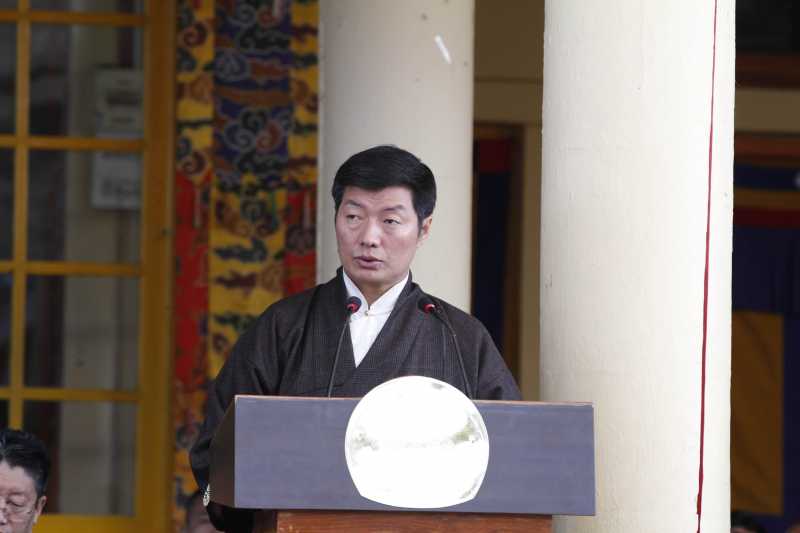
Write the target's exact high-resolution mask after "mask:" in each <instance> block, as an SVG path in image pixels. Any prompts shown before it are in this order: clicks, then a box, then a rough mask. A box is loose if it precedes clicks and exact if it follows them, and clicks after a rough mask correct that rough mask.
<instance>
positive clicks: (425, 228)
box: [417, 215, 433, 246]
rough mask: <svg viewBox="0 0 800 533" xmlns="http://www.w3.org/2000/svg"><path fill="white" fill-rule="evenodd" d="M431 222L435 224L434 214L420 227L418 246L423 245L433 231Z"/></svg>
mask: <svg viewBox="0 0 800 533" xmlns="http://www.w3.org/2000/svg"><path fill="white" fill-rule="evenodd" d="M431 224H433V215H431V216H429V217H428V218H426V219H425V220H423V221H422V226H420V228H419V235H417V246H419V245H421V244H422V243H423V242H424V241H425V239H427V238H428V235H429V234H430V232H431Z"/></svg>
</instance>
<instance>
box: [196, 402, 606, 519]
mask: <svg viewBox="0 0 800 533" xmlns="http://www.w3.org/2000/svg"><path fill="white" fill-rule="evenodd" d="M357 403H358V400H357V399H349V398H332V399H326V398H299V397H269V396H236V398H235V399H234V401H233V402H232V403H231V406H230V407H229V408H228V411H227V412H226V414H225V417H224V419H223V421H222V423H221V424H220V426H219V428H218V429H217V433H216V434H215V436H214V439H213V441H212V443H211V499H212V500H213V501H215V502H218V503H221V504H224V505H227V506H230V507H239V508H248V509H274V510H277V511H276V512H269V511H262V512H260V513H258V515H257V517H256V531H258V532H266V531H278V532H286V533H288V532H290V531H291V532H292V533H304V532H334V531H335V532H342V531H347V532H361V531H364V532H367V531H369V532H374V531H380V532H381V533H388V532H397V533H399V532H412V531H413V532H419V531H437V532H438V531H441V532H445V531H447V532H467V531H469V532H472V531H498V532H499V531H502V532H516V531H520V532H521V531H525V532H549V531H551V524H552V518H551V517H552V515H593V514H594V512H595V498H594V486H595V483H594V432H593V431H594V429H593V428H594V423H593V417H594V411H593V408H592V405H591V404H579V403H560V404H556V403H539V402H497V401H480V400H479V401H476V402H475V404H476V406H477V407H478V410H479V411H480V413H481V416H482V417H483V420H484V422H485V424H486V429H487V431H488V433H489V442H490V456H489V464H488V467H487V471H486V476H485V477H484V480H483V484H482V485H481V488H480V490H479V491H478V494H477V496H476V497H475V498H474V499H473V500H471V501H468V502H465V503H462V504H459V505H455V506H452V507H447V508H444V509H432V510H411V509H402V508H397V507H390V506H387V505H382V504H379V503H376V502H373V501H371V500H367V499H366V498H363V497H362V496H361V495H360V494H359V493H358V491H357V490H356V487H355V485H354V484H353V481H352V479H351V478H350V474H349V472H348V470H347V463H346V460H345V454H344V439H345V431H346V429H347V422H348V420H349V418H350V414H351V413H352V412H353V409H354V408H355V406H356V404H357Z"/></svg>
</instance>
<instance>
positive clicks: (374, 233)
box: [361, 219, 381, 248]
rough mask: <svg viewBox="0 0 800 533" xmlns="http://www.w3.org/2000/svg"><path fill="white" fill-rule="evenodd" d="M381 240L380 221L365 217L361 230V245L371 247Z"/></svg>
mask: <svg viewBox="0 0 800 533" xmlns="http://www.w3.org/2000/svg"><path fill="white" fill-rule="evenodd" d="M380 242H381V227H380V223H379V222H378V221H375V220H371V219H367V223H366V224H364V226H363V229H362V231H361V245H362V246H368V247H370V248H373V247H375V246H378V244H380Z"/></svg>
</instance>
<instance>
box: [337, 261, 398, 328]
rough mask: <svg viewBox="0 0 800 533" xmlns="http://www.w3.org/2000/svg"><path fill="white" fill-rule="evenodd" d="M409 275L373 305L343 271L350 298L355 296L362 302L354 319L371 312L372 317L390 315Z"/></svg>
mask: <svg viewBox="0 0 800 533" xmlns="http://www.w3.org/2000/svg"><path fill="white" fill-rule="evenodd" d="M408 276H409V274H408V273H406V276H405V277H404V278H403V279H401V280H400V281H398V282H397V283H395V284H394V285H392V287H391V288H390V289H389V290H388V291H386V292H384V293H383V294H382V295H381V296H380V298H378V299H377V300H375V301H374V302H372V305H369V304H368V303H367V299H366V298H365V297H364V295H363V294H362V293H361V291H360V290H359V288H358V287H357V286H356V284H355V283H353V280H351V279H350V276H348V275H347V272H345V271H344V269H342V278H344V286H345V288H346V289H347V295H348V296H355V297H356V298H359V299H360V300H361V307H360V308H359V310H358V312H356V313H355V314H353V317H352V318H356V317H361V316H364V315H365V314H367V312H369V314H370V315H378V314H389V313H391V312H392V309H394V304H396V303H397V299H398V298H400V293H401V292H403V287H405V286H406V283H407V282H408Z"/></svg>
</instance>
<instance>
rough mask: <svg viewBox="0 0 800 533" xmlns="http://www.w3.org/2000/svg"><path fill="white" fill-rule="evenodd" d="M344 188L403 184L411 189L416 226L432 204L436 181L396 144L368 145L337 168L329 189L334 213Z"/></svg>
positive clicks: (426, 167)
mask: <svg viewBox="0 0 800 533" xmlns="http://www.w3.org/2000/svg"><path fill="white" fill-rule="evenodd" d="M346 187H358V188H360V189H366V190H368V191H379V190H381V189H385V188H386V187H406V188H407V189H409V190H411V198H412V201H413V202H414V211H416V212H417V219H418V220H419V226H420V229H422V222H423V221H424V220H425V219H426V218H428V217H429V216H431V214H432V213H433V208H434V207H435V206H436V180H434V178H433V172H431V169H430V168H428V165H426V164H425V163H423V162H422V161H420V159H419V158H418V157H417V156H415V155H414V154H412V153H411V152H407V151H405V150H403V149H401V148H398V147H396V146H390V145H382V146H375V147H374V148H368V149H367V150H364V151H363V152H358V153H357V154H355V155H352V156H350V159H348V160H347V161H345V162H344V163H343V164H342V166H340V167H339V170H337V171H336V177H335V178H334V179H333V187H332V188H331V194H332V195H333V201H334V204H335V206H336V212H338V211H339V206H340V205H341V203H342V196H344V190H345V188H346Z"/></svg>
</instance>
